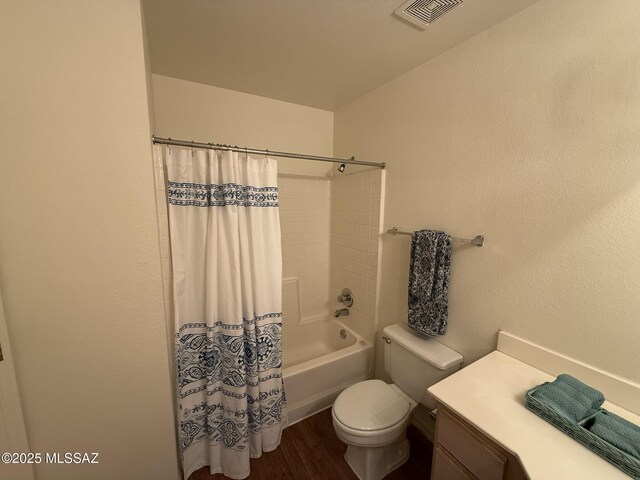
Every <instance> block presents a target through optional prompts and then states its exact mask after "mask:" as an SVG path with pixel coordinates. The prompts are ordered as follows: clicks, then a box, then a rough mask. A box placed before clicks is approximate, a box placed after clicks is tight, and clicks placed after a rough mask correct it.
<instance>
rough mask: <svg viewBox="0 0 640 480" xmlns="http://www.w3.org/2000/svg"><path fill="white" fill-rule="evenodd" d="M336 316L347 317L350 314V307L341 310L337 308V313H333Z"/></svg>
mask: <svg viewBox="0 0 640 480" xmlns="http://www.w3.org/2000/svg"><path fill="white" fill-rule="evenodd" d="M333 316H334V317H336V318H338V317H347V316H349V309H348V308H341V309H340V310H336V313H334V314H333Z"/></svg>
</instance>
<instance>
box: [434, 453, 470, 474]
mask: <svg viewBox="0 0 640 480" xmlns="http://www.w3.org/2000/svg"><path fill="white" fill-rule="evenodd" d="M431 477H432V478H433V480H476V478H475V477H473V476H471V475H469V474H468V473H467V472H466V471H465V470H464V468H461V467H460V466H459V465H458V464H457V463H456V461H455V460H454V459H453V458H451V456H450V455H449V454H448V453H447V452H446V450H443V449H442V448H440V447H436V452H435V455H434V456H433V469H432V471H431Z"/></svg>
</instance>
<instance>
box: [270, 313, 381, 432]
mask: <svg viewBox="0 0 640 480" xmlns="http://www.w3.org/2000/svg"><path fill="white" fill-rule="evenodd" d="M282 330H283V334H282V335H283V338H282V342H283V345H282V365H283V372H282V373H283V378H284V388H285V393H286V395H287V411H288V414H289V424H290V425H291V424H294V423H296V422H298V421H300V420H302V419H303V418H306V417H308V416H310V415H313V414H314V413H317V412H319V411H320V410H323V409H325V408H327V407H329V406H330V405H331V404H332V403H333V401H334V400H335V398H336V397H337V396H338V394H339V393H340V392H341V391H342V390H344V389H345V388H346V387H348V386H349V385H352V384H354V383H356V382H359V381H361V380H365V379H366V378H369V377H370V372H371V360H372V354H373V346H372V345H371V344H370V343H368V342H366V341H365V340H363V339H362V338H361V337H360V336H359V335H357V334H356V333H355V332H354V331H353V330H351V329H350V328H349V327H348V326H347V325H345V324H344V323H343V322H341V321H338V320H337V319H333V318H330V319H327V320H321V321H314V322H310V323H303V324H289V325H286V324H285V325H283V329H282Z"/></svg>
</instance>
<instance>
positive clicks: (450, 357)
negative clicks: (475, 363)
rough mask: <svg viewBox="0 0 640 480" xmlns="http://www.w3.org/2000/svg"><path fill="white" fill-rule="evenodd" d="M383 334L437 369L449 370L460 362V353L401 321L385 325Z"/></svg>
mask: <svg viewBox="0 0 640 480" xmlns="http://www.w3.org/2000/svg"><path fill="white" fill-rule="evenodd" d="M382 332H383V334H384V336H385V337H387V338H389V340H391V341H395V342H398V344H400V345H401V346H403V347H404V348H406V349H407V350H409V351H410V352H411V353H413V354H414V355H417V356H418V357H420V358H421V359H423V360H424V361H425V362H428V363H430V364H431V365H433V366H434V367H436V368H437V369H438V370H449V369H450V368H453V367H455V366H457V365H459V364H461V363H462V360H463V358H462V355H460V354H459V353H458V352H456V351H455V350H451V349H450V348H449V347H447V346H446V345H443V344H442V343H440V342H438V341H437V340H435V339H434V338H432V337H428V336H426V335H422V334H420V333H418V332H416V331H414V330H411V329H410V328H409V327H408V326H406V325H404V324H402V323H394V324H393V325H389V326H388V327H385V328H384V330H383V331H382Z"/></svg>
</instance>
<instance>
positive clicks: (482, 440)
mask: <svg viewBox="0 0 640 480" xmlns="http://www.w3.org/2000/svg"><path fill="white" fill-rule="evenodd" d="M526 478H527V476H526V475H525V473H524V470H523V469H522V466H521V465H520V462H518V459H517V458H516V457H515V456H514V455H512V454H511V453H509V452H507V451H506V450H505V449H503V448H502V447H500V446H499V445H497V444H496V443H495V442H493V441H492V440H491V439H489V438H488V437H487V436H486V435H484V434H483V433H481V432H480V431H479V430H478V429H476V428H475V427H473V426H471V425H470V424H469V423H467V422H466V421H464V420H463V419H462V418H460V417H459V416H457V415H456V414H455V413H453V412H451V411H450V410H448V409H447V408H446V407H443V406H442V405H438V419H437V422H436V436H435V441H434V452H433V467H432V470H431V480H525V479H526Z"/></svg>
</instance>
